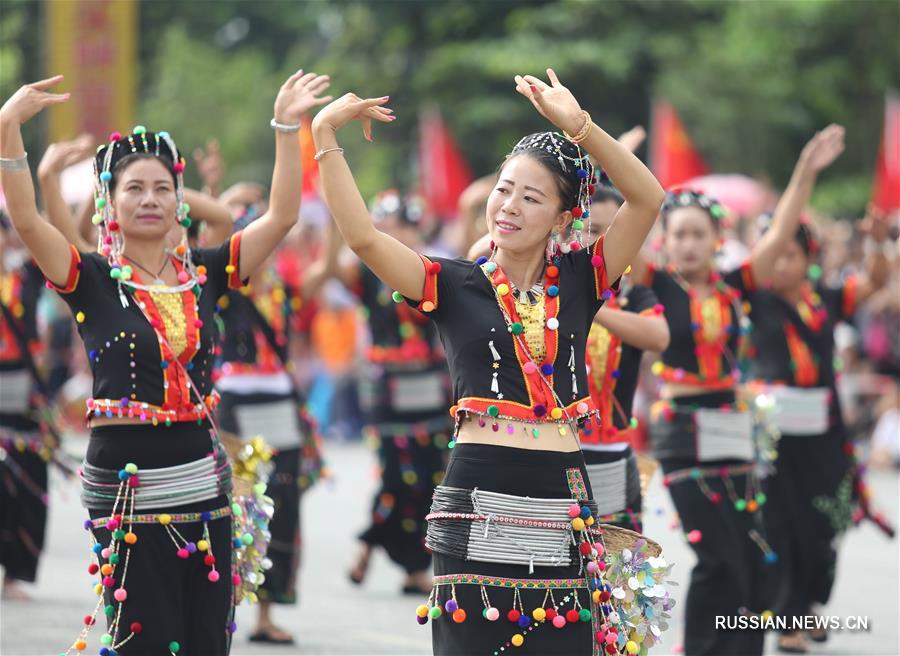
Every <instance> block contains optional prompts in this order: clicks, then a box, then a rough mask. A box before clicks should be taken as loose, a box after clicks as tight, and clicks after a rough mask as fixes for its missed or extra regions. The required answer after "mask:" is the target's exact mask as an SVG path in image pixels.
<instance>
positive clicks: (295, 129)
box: [269, 118, 301, 134]
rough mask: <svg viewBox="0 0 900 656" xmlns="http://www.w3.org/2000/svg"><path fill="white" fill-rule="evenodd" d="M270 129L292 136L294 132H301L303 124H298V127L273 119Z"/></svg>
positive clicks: (270, 122)
mask: <svg viewBox="0 0 900 656" xmlns="http://www.w3.org/2000/svg"><path fill="white" fill-rule="evenodd" d="M269 127H271V128H272V129H273V130H278V131H279V132H287V133H288V134H291V133H293V132H299V131H300V127H301V124H300V123H297V125H285V124H284V123H279V122H278V121H276V120H275V119H274V118H273V119H272V120H271V121H269Z"/></svg>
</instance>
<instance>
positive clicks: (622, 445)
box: [581, 137, 669, 532]
mask: <svg viewBox="0 0 900 656" xmlns="http://www.w3.org/2000/svg"><path fill="white" fill-rule="evenodd" d="M619 141H620V142H622V137H620V138H619ZM630 150H632V151H633V150H634V149H633V148H631V149H630ZM603 177H604V176H602V175H601V184H600V185H599V186H598V187H597V191H596V192H595V193H594V197H593V199H592V200H593V203H592V209H591V217H592V218H593V221H594V226H595V227H596V228H597V234H603V233H604V232H605V231H606V230H607V229H608V228H609V226H610V224H611V223H612V221H613V219H614V218H615V214H616V212H617V211H618V210H619V207H621V205H622V203H623V202H624V199H623V198H622V195H621V194H620V193H619V191H618V190H617V189H616V188H615V187H613V186H612V185H611V184H609V181H608V180H607V181H604V180H603ZM662 312H663V307H662V305H660V304H659V301H658V300H657V298H656V294H655V293H654V292H653V290H652V289H650V288H649V287H645V286H643V285H635V284H634V283H633V282H632V280H631V276H630V275H625V276H623V278H622V281H621V282H620V285H619V289H618V293H617V294H616V295H615V296H613V297H612V298H610V299H609V300H608V301H607V302H606V303H605V304H604V305H603V307H602V308H600V310H599V311H598V312H597V315H596V316H595V317H594V322H593V324H592V325H591V330H590V333H589V335H588V340H587V350H586V355H587V368H588V389H589V390H590V393H591V399H592V400H593V402H594V405H595V406H596V408H597V409H598V410H599V412H600V427H591V428H583V429H582V431H581V449H582V451H583V452H584V459H585V463H586V466H587V471H588V476H589V477H590V479H591V487H592V488H593V490H594V498H595V500H596V501H597V505H598V511H599V513H600V515H601V517H600V520H601V521H602V522H604V523H607V524H616V525H618V526H624V527H625V528H630V529H632V530H635V531H638V532H640V531H641V527H642V521H641V506H642V499H641V480H640V472H639V471H638V465H637V456H636V455H635V454H634V452H633V451H632V449H633V448H634V447H635V439H634V434H635V429H636V428H637V419H635V418H634V417H633V416H632V412H631V406H632V403H633V402H634V393H635V391H636V389H637V383H638V374H639V370H640V366H641V356H642V354H643V352H644V351H645V350H646V351H663V350H665V348H666V347H667V346H668V345H669V327H668V325H667V324H666V320H665V318H664V317H662V316H661V315H662Z"/></svg>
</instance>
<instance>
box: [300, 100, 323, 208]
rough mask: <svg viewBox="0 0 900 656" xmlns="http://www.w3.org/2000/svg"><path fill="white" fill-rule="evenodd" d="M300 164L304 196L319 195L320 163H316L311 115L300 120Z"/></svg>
mask: <svg viewBox="0 0 900 656" xmlns="http://www.w3.org/2000/svg"><path fill="white" fill-rule="evenodd" d="M300 126H301V127H300V133H299V139H300V163H301V165H302V167H303V183H302V185H301V190H302V194H303V196H309V195H315V194H317V193H318V181H319V163H318V162H317V161H316V144H315V143H313V136H312V118H310V116H309V114H307V115H305V116H304V117H303V118H302V119H300Z"/></svg>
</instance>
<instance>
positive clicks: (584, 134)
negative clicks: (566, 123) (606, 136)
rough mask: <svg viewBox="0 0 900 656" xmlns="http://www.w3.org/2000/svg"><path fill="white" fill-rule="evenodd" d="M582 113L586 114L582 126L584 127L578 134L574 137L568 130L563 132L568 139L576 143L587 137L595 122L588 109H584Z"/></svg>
mask: <svg viewBox="0 0 900 656" xmlns="http://www.w3.org/2000/svg"><path fill="white" fill-rule="evenodd" d="M581 115H582V116H584V126H582V128H581V129H580V130H579V131H578V134H576V135H575V136H574V137H573V136H571V135H569V133H568V132H563V134H564V135H565V136H566V139H568V140H569V141H571V142H572V143H574V144H577V143H581V142H582V141H584V140H585V139H587V136H588V135H589V134H590V133H591V128H593V127H594V123H593V121H592V120H591V115H590V114H588V112H587V110H584V109H582V110H581Z"/></svg>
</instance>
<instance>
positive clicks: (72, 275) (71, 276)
mask: <svg viewBox="0 0 900 656" xmlns="http://www.w3.org/2000/svg"><path fill="white" fill-rule="evenodd" d="M69 251H70V253H71V259H70V260H69V273H68V275H67V276H66V284H65V285H63V286H62V287H60V286H59V285H57V284H56V283H55V282H53V281H52V280H50V279H49V278H47V286H48V287H50V289H55V290H56V291H57V292H59V293H60V294H71V293H72V292H74V291H75V288H76V287H78V280H79V279H80V278H81V253H79V252H78V249H77V248H75V247H74V246H73V245H72V244H69Z"/></svg>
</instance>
